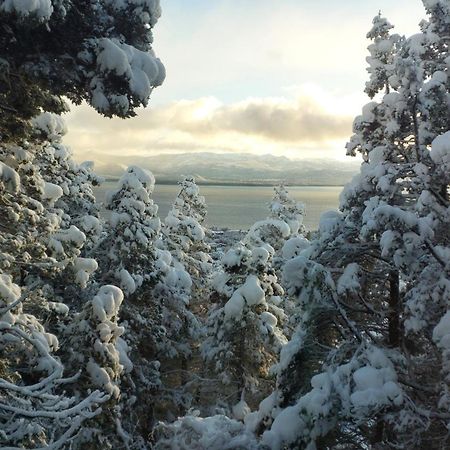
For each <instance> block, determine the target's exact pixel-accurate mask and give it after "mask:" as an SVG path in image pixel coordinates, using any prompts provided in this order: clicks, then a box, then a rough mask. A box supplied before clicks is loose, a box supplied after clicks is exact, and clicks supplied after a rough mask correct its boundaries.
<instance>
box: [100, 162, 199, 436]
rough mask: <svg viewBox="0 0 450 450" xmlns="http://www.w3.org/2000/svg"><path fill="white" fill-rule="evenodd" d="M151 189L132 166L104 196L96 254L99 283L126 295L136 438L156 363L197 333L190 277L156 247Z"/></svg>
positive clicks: (185, 349)
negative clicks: (102, 228) (104, 218)
mask: <svg viewBox="0 0 450 450" xmlns="http://www.w3.org/2000/svg"><path fill="white" fill-rule="evenodd" d="M154 184H155V179H154V177H153V174H152V173H151V172H150V171H148V170H144V169H141V168H139V167H136V166H131V167H129V168H128V169H127V171H126V173H125V174H124V175H123V176H122V177H121V178H120V180H119V182H118V186H117V188H116V189H115V190H113V191H110V192H108V193H107V196H106V201H105V207H106V209H107V211H108V212H109V218H108V224H107V225H106V226H105V235H104V237H103V239H102V241H101V242H99V244H98V247H97V248H96V249H95V253H96V254H99V255H100V257H99V264H100V273H99V276H100V278H99V279H100V280H102V282H108V283H117V284H118V285H119V286H120V287H121V288H122V289H123V291H124V293H125V302H124V304H123V306H122V309H121V318H122V320H124V326H125V329H126V336H125V337H124V340H125V341H126V342H127V344H128V345H129V347H130V359H131V360H132V362H133V366H134V367H133V372H132V373H131V375H130V377H128V383H129V389H128V397H131V396H137V398H138V399H139V404H140V408H139V409H136V408H131V409H130V414H131V416H132V417H134V418H135V419H136V421H137V423H139V429H140V431H141V435H145V434H146V433H147V434H148V433H149V432H150V429H151V424H152V421H153V420H154V419H153V416H152V414H153V412H152V411H153V409H152V408H153V403H155V397H154V395H155V393H156V391H157V390H158V389H159V388H160V385H161V380H160V378H159V377H160V370H159V369H160V360H161V361H163V360H164V361H167V359H171V358H174V357H179V356H180V355H182V356H183V357H186V356H187V355H189V353H190V347H189V345H188V343H187V342H186V340H185V339H184V338H183V336H185V335H186V334H190V333H193V332H194V330H195V329H197V322H196V319H195V316H194V315H193V314H192V312H190V311H189V309H188V304H189V296H190V289H191V279H190V277H189V274H188V273H187V272H186V271H185V270H184V268H183V266H182V265H181V264H180V263H179V262H178V261H174V260H173V258H172V256H171V254H170V252H169V251H167V250H162V249H160V248H157V247H156V245H155V242H156V241H157V240H160V237H161V236H160V228H161V224H160V219H159V217H158V215H157V212H158V206H157V205H156V204H155V203H154V202H153V200H152V198H151V195H152V192H153V189H154ZM161 370H162V371H163V370H166V368H165V367H162V368H161ZM159 396H161V392H159ZM130 406H131V405H130ZM144 410H146V411H145V413H143V411H144ZM130 424H131V421H130Z"/></svg>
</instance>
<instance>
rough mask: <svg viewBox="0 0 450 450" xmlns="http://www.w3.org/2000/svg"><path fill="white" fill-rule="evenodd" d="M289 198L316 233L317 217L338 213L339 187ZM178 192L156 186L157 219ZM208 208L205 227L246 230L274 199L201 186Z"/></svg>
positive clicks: (253, 189)
mask: <svg viewBox="0 0 450 450" xmlns="http://www.w3.org/2000/svg"><path fill="white" fill-rule="evenodd" d="M115 186H116V183H115V182H110V181H107V182H105V183H103V185H102V186H101V187H99V188H97V189H96V190H95V195H96V197H97V200H98V201H100V202H101V201H103V199H104V196H105V193H106V191H108V190H110V189H114V187H115ZM288 191H289V194H290V195H291V197H292V198H294V199H296V200H298V201H301V202H303V203H304V204H305V206H306V217H305V222H304V223H305V226H306V228H307V229H308V230H316V229H317V226H318V223H319V218H320V215H321V214H322V213H323V212H325V211H328V210H330V209H337V207H338V203H339V201H338V197H339V194H340V192H341V191H342V187H341V186H290V187H288ZM177 192H178V186H177V185H165V184H157V185H156V186H155V191H154V193H153V199H154V201H155V203H156V204H157V205H158V206H159V215H160V217H161V218H164V217H166V215H167V213H168V211H169V208H170V206H171V204H172V202H173V201H174V199H175V196H176V194H177ZM200 193H201V194H202V195H204V196H205V199H206V203H207V205H208V219H207V221H208V224H209V225H210V226H217V227H227V228H232V229H242V230H245V229H247V228H249V227H250V226H251V225H253V224H254V223H255V222H256V221H257V220H261V219H264V218H265V217H267V214H268V204H269V203H270V201H271V199H272V197H273V187H270V186H200Z"/></svg>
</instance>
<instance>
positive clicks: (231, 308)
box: [224, 275, 265, 318]
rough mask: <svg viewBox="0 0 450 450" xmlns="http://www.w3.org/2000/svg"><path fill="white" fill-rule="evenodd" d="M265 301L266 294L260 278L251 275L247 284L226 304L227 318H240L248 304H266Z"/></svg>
mask: <svg viewBox="0 0 450 450" xmlns="http://www.w3.org/2000/svg"><path fill="white" fill-rule="evenodd" d="M264 301H265V294H264V290H263V289H262V288H261V284H260V282H259V279H258V277H256V276H255V275H249V276H248V277H247V279H246V280H245V283H244V284H243V285H242V286H241V287H239V288H238V289H236V291H234V293H233V295H232V297H231V298H230V299H229V300H228V302H227V303H226V304H225V306H224V311H225V317H227V318H239V317H240V316H241V315H242V311H243V308H244V306H245V305H246V304H247V305H248V306H253V305H258V304H260V303H264Z"/></svg>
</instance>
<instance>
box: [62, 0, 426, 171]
mask: <svg viewBox="0 0 450 450" xmlns="http://www.w3.org/2000/svg"><path fill="white" fill-rule="evenodd" d="M161 7H162V17H161V18H160V20H159V22H158V23H157V24H156V27H155V28H154V45H153V48H154V50H155V52H156V54H157V56H159V57H160V59H161V60H162V62H163V63H164V65H165V67H166V71H167V77H166V80H165V82H164V83H163V85H162V86H161V87H158V88H157V89H155V90H154V91H153V93H152V97H151V100H150V102H149V106H148V107H147V108H146V109H142V110H140V111H139V113H138V115H137V117H134V118H131V119H126V120H123V119H117V118H116V119H108V118H104V117H102V116H100V115H99V114H97V113H96V112H95V111H94V110H93V109H92V108H90V107H88V106H87V105H81V106H79V107H75V106H73V107H72V111H71V112H70V113H69V114H67V115H66V121H67V125H68V128H69V133H68V135H67V136H66V139H65V142H66V143H67V144H68V145H69V146H70V147H71V148H72V150H73V151H74V155H75V157H76V159H78V160H80V161H81V160H85V159H94V161H95V160H97V161H106V160H114V156H119V155H120V156H123V155H124V154H126V155H129V157H130V162H131V163H132V160H133V155H139V156H145V155H155V154H167V153H197V152H205V151H208V152H215V153H229V152H233V153H252V154H259V155H263V154H267V153H270V154H273V155H276V156H286V157H289V158H293V159H322V158H327V159H340V160H342V159H344V158H345V150H344V146H345V143H346V141H347V139H348V138H349V137H350V135H351V125H352V121H353V118H354V117H355V115H357V114H358V113H359V112H360V110H361V107H362V106H363V105H364V104H365V103H367V102H368V101H369V99H368V98H367V97H366V96H365V94H364V93H363V89H364V83H365V81H366V80H367V78H368V75H367V72H366V66H367V64H366V62H365V58H366V56H367V54H368V52H367V45H368V44H369V41H367V40H366V38H365V35H366V33H367V31H368V30H369V29H370V26H371V21H372V18H373V16H374V15H376V14H378V11H379V10H381V12H382V15H383V16H385V17H387V18H388V19H389V20H390V22H391V23H392V24H393V25H395V31H396V32H397V33H399V34H405V35H410V34H413V33H415V32H417V31H418V25H417V24H418V23H419V22H420V20H422V19H423V18H424V17H425V15H424V10H423V6H422V3H421V1H420V0H396V1H393V0H314V1H312V0H161Z"/></svg>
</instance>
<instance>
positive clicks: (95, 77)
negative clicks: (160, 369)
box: [0, 0, 164, 449]
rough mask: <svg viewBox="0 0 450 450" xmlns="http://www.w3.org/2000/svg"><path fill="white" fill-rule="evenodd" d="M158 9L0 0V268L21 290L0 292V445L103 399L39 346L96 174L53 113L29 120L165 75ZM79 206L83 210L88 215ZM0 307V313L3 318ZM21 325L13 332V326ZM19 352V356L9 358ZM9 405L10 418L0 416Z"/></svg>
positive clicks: (76, 265) (85, 413)
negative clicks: (80, 159) (2, 300)
mask: <svg viewBox="0 0 450 450" xmlns="http://www.w3.org/2000/svg"><path fill="white" fill-rule="evenodd" d="M159 14H160V8H159V2H158V1H157V0H155V1H146V0H143V1H138V2H136V1H132V2H131V1H130V2H129V1H124V2H91V3H89V2H72V3H71V2H66V1H65V0H61V1H60V0H54V1H51V0H42V1H38V2H15V1H3V2H1V3H0V21H1V24H2V26H1V27H0V67H1V70H0V78H1V80H0V109H1V110H2V114H0V216H1V219H0V228H1V233H0V273H1V276H2V277H9V278H8V279H9V280H11V278H12V279H14V281H15V283H17V284H18V285H19V287H18V288H17V289H19V290H20V289H22V295H23V294H24V293H25V295H26V297H24V298H20V299H14V300H13V301H12V303H11V302H10V301H9V300H8V301H7V303H8V305H7V306H5V308H3V307H2V308H1V313H0V314H3V313H5V314H6V316H8V314H10V313H11V311H14V312H17V314H18V315H19V316H20V318H19V319H18V321H17V322H15V323H16V325H17V326H14V327H12V328H14V330H12V331H11V333H9V332H6V331H5V332H2V336H3V337H5V339H6V341H7V344H6V345H7V348H6V347H5V348H6V350H5V351H2V352H1V356H0V366H1V367H2V369H1V375H0V383H2V406H1V407H2V412H1V417H2V420H3V419H5V418H6V419H5V420H7V422H6V425H5V427H3V426H2V433H3V432H4V430H6V431H5V434H2V436H1V439H2V446H6V448H8V445H14V446H17V447H23V446H26V447H27V448H32V447H35V446H37V447H40V446H46V448H49V449H51V448H55V449H56V448H61V447H64V446H66V445H70V444H68V442H69V440H70V439H71V438H72V437H73V436H74V435H76V434H77V433H78V431H79V429H80V428H81V426H82V424H83V422H84V421H87V420H89V419H90V418H92V417H94V416H96V415H98V414H99V413H100V412H101V405H102V404H103V403H104V402H105V401H106V400H107V399H108V396H107V395H106V394H105V392H100V391H98V390H94V386H92V387H91V389H90V391H91V392H92V393H91V394H89V393H87V394H86V397H85V398H82V396H81V394H82V393H81V392H80V391H77V389H76V387H74V386H76V382H77V380H78V378H77V376H74V377H71V378H68V379H64V378H63V376H62V372H63V368H64V367H63V364H64V363H65V362H66V361H67V360H66V357H67V352H66V349H65V348H64V345H63V346H62V347H61V348H60V349H59V350H58V355H59V356H60V358H61V360H59V359H58V358H56V357H54V356H53V355H51V352H50V351H49V349H48V348H47V347H50V346H53V347H55V348H56V338H51V339H50V340H51V341H52V342H51V343H49V344H48V346H47V347H46V344H45V341H46V339H47V337H51V336H52V335H51V334H50V333H48V332H46V331H45V329H44V328H43V324H44V323H45V326H46V327H50V329H51V330H52V331H53V332H54V333H57V334H58V335H60V334H61V329H63V328H64V326H65V320H67V321H68V322H70V321H71V319H72V316H68V317H67V319H64V318H62V316H64V314H67V313H68V310H67V307H66V306H65V305H64V304H61V303H59V300H64V301H65V302H68V303H70V300H71V297H72V296H71V295H68V291H67V289H66V287H67V286H70V285H72V282H76V283H78V284H79V285H80V286H81V287H82V288H85V287H86V286H87V281H88V278H89V275H90V274H91V273H92V272H93V271H94V270H95V269H96V262H95V261H94V260H92V259H89V258H85V257H84V256H87V255H86V254H85V253H84V251H85V250H88V246H89V245H91V244H93V242H94V241H95V239H93V235H94V234H95V232H94V228H95V227H96V226H97V225H98V221H96V220H93V218H95V208H93V206H92V190H91V186H90V184H91V182H93V181H95V177H94V176H93V175H92V173H91V170H90V168H89V166H78V165H75V164H74V163H73V161H71V158H70V156H69V155H68V153H67V152H66V150H65V149H63V147H62V146H61V144H60V142H59V135H60V134H62V131H63V127H61V126H60V123H59V121H56V120H55V119H54V118H50V117H49V116H47V119H45V120H42V117H44V116H41V117H40V118H39V117H37V118H36V120H35V121H34V125H33V124H32V122H31V119H32V118H33V117H36V116H38V115H39V114H41V113H42V112H44V111H49V112H55V113H60V112H62V111H64V110H66V108H67V106H66V104H65V102H64V101H63V100H62V96H67V97H68V98H70V99H71V100H72V101H73V102H75V103H80V102H81V101H82V100H86V101H87V102H88V103H90V104H91V105H92V106H94V107H95V108H96V109H97V110H98V111H99V112H101V113H102V114H104V115H107V116H112V115H119V116H121V117H128V116H131V115H133V114H134V108H135V107H137V106H139V105H145V104H146V103H147V101H148V98H149V95H150V93H151V90H152V88H153V87H155V86H157V85H158V84H160V83H161V82H162V80H163V78H164V68H163V67H162V65H161V63H160V62H159V60H158V59H157V58H155V56H154V54H153V52H152V51H151V41H152V35H151V28H152V27H153V25H154V24H155V22H156V20H157V18H158V17H159ZM36 126H37V128H40V130H41V135H40V136H37V135H36V131H35V130H36ZM42 130H43V133H42ZM26 138H27V139H26ZM43 141H44V142H43ZM48 164H54V165H55V167H54V168H51V167H48ZM57 166H58V168H60V169H61V170H60V171H59V170H58V168H57ZM52 169H55V170H52ZM59 183H62V184H61V185H60V184H59ZM66 188H68V189H67V191H66ZM72 213H73V215H72ZM86 213H87V214H89V215H90V216H91V218H89V219H88V221H87V222H86V220H85V219H84V218H83V216H84V215H86ZM85 232H86V234H85ZM81 256H83V257H81ZM63 273H64V276H65V280H64V281H65V282H64V283H61V282H60V278H59V277H62V275H63ZM67 275H70V277H67ZM72 277H73V278H72ZM5 279H6V278H5ZM5 283H6V282H5ZM5 283H4V284H5ZM8 283H9V284H11V283H12V281H11V282H8ZM8 283H6V284H8ZM8 289H9V290H11V289H12V290H14V291H17V289H16V288H14V289H13V288H11V289H10V288H8ZM90 289H91V288H89V290H90ZM17 292H19V291H17ZM79 294H80V296H79V297H78V298H81V297H83V298H84V299H86V298H89V296H88V295H89V294H86V293H84V294H83V292H82V291H81V292H80V293H79ZM5 295H6V296H7V297H8V296H9V294H5ZM9 297H10V296H9ZM9 297H8V298H9ZM25 300H26V301H25ZM54 300H58V301H54ZM74 303H75V304H77V302H74ZM19 309H20V311H19ZM73 312H76V311H73ZM69 314H72V311H70V312H69ZM50 315H51V317H50ZM8 317H9V316H8ZM8 317H7V318H6V321H5V320H3V319H4V317H2V319H0V320H3V326H2V327H1V328H2V329H3V330H5V329H6V328H8V327H9V325H8V323H9V322H8ZM14 320H15V319H14ZM19 321H20V323H19ZM5 323H6V325H5ZM5 327H6V328H5ZM21 327H23V330H22V331H23V332H21V331H20V330H19V331H17V330H16V329H19V328H21ZM9 328H11V327H9ZM12 328H11V329H12ZM12 336H13V337H12ZM104 337H105V336H104ZM61 342H62V343H67V340H66V339H61ZM11 345H13V346H14V348H12V347H10V346H11ZM124 345H125V344H124ZM33 348H34V349H35V350H33ZM10 350H11V351H10ZM21 352H22V353H21ZM33 352H34V354H35V355H37V356H36V357H34V356H33ZM22 354H23V355H26V357H25V358H22V360H19V359H20V358H21V355H22ZM39 355H41V356H42V358H40V361H41V362H42V367H41V366H39V364H40V363H39V361H38V359H39ZM36 361H38V363H39V364H38V363H36ZM27 364H30V369H28V368H27ZM53 368H54V369H55V370H53ZM47 369H49V370H50V369H51V373H50V372H49V375H48V376H47V375H46V374H45V370H47ZM69 392H72V393H73V395H72V396H70V395H71V394H68V393H69ZM85 392H87V390H86V391H85ZM24 406H27V408H28V412H25V411H24V410H23V408H24ZM11 408H12V409H11ZM33 408H35V409H33ZM5 411H7V412H5ZM11 412H14V414H16V417H17V420H15V419H14V420H11V414H10V413H11ZM83 425H84V424H83ZM11 427H12V428H11ZM121 432H122V430H121V429H119V428H117V429H115V433H117V434H118V435H119V434H120V433H121ZM144 434H145V433H144ZM91 444H92V445H93V446H95V443H94V442H92V443H91Z"/></svg>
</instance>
